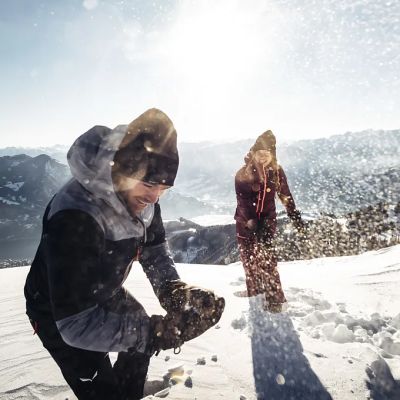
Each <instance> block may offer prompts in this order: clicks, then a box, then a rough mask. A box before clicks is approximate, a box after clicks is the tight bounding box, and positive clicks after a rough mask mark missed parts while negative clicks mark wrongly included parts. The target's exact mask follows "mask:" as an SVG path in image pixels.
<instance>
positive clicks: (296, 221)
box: [289, 210, 307, 234]
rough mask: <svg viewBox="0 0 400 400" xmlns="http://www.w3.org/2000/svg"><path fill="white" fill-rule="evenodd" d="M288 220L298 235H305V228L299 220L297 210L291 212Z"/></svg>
mask: <svg viewBox="0 0 400 400" xmlns="http://www.w3.org/2000/svg"><path fill="white" fill-rule="evenodd" d="M289 218H290V219H291V221H292V224H293V226H294V227H295V228H296V230H297V231H298V232H299V233H301V234H305V233H306V230H307V226H306V223H305V222H304V221H303V220H302V219H301V213H300V211H299V210H294V211H293V212H291V213H290V214H289Z"/></svg>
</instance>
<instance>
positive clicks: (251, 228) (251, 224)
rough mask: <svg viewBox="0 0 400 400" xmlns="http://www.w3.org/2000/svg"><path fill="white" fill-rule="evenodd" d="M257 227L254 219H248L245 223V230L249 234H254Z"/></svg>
mask: <svg viewBox="0 0 400 400" xmlns="http://www.w3.org/2000/svg"><path fill="white" fill-rule="evenodd" d="M257 226H258V220H257V219H255V218H254V219H249V220H248V221H247V222H246V225H245V228H246V229H247V230H248V231H249V232H255V231H256V230H257Z"/></svg>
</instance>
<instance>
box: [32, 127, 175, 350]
mask: <svg viewBox="0 0 400 400" xmlns="http://www.w3.org/2000/svg"><path fill="white" fill-rule="evenodd" d="M126 130H127V126H118V127H117V128H115V129H113V130H111V129H109V128H106V127H103V126H95V127H94V128H92V129H90V130H89V131H88V132H86V133H85V134H83V135H82V136H81V137H79V138H78V139H77V140H76V142H75V143H74V144H73V146H72V147H71V149H70V151H69V153H68V162H69V165H70V168H71V172H72V175H73V178H72V179H71V180H70V181H69V182H68V183H67V184H66V185H65V186H64V187H62V188H61V190H60V191H59V192H58V193H57V194H56V195H55V197H54V198H53V199H52V201H51V202H50V204H49V205H48V207H47V209H46V212H45V216H44V218H43V234H42V239H41V242H40V245H39V248H38V251H37V253H36V256H35V259H34V261H33V263H32V266H31V269H30V272H29V274H28V277H27V281H26V285H25V297H26V300H27V313H28V315H29V316H30V317H31V318H33V319H39V320H40V319H43V318H46V319H53V320H54V321H55V322H56V325H57V328H58V330H59V332H60V334H61V336H62V338H63V340H64V341H65V342H66V343H67V344H69V345H71V346H73V347H78V348H81V349H87V350H92V351H103V352H108V351H116V352H119V351H126V350H128V349H132V348H133V349H135V350H136V351H139V352H144V351H145V349H146V345H147V343H148V340H149V337H148V333H149V316H148V315H147V314H146V312H145V310H144V308H143V307H142V306H141V305H140V304H139V303H138V302H137V301H136V300H135V299H134V298H133V297H132V296H131V295H130V294H129V293H128V292H127V291H126V290H125V289H124V288H123V287H122V285H123V282H124V281H125V279H126V277H127V275H128V274H129V271H130V269H131V265H132V262H133V261H134V260H135V259H139V261H140V263H141V264H142V266H143V269H144V271H145V273H146V275H147V277H148V278H149V280H150V282H151V284H152V286H153V289H154V292H155V294H156V295H157V296H158V295H159V294H160V291H161V290H162V287H163V285H164V284H165V283H166V282H168V281H170V280H175V279H179V276H178V274H177V271H176V269H175V265H174V262H173V260H172V258H171V256H170V252H169V250H168V246H167V243H166V240H165V231H164V227H163V223H162V219H161V212H160V206H159V204H158V203H156V204H151V205H148V206H147V207H146V208H145V209H144V210H143V211H142V212H141V213H140V215H139V216H137V217H133V216H131V215H130V213H129V212H128V211H127V208H126V206H125V204H124V203H123V200H121V199H120V198H119V197H118V195H117V194H116V192H115V191H114V187H113V182H112V179H111V168H112V165H113V159H114V156H115V153H116V151H117V150H118V147H119V145H120V143H121V141H122V140H123V138H124V136H125V134H126Z"/></svg>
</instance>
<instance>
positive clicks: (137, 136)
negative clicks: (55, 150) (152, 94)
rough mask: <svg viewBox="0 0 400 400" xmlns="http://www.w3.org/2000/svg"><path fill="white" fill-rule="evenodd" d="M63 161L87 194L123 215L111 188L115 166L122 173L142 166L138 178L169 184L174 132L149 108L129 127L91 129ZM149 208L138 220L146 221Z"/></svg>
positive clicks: (173, 169)
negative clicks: (66, 160) (67, 164)
mask: <svg viewBox="0 0 400 400" xmlns="http://www.w3.org/2000/svg"><path fill="white" fill-rule="evenodd" d="M149 143H150V146H149ZM67 158H68V163H69V166H70V169H71V173H72V175H73V177H74V178H75V179H76V180H77V181H78V182H79V183H80V184H81V185H82V186H83V187H84V188H85V189H86V190H87V191H88V192H90V193H91V194H93V195H94V196H95V197H96V198H99V199H102V200H103V201H105V202H106V203H107V204H109V205H110V206H111V207H112V208H113V209H115V211H116V212H117V213H119V214H122V215H126V214H127V212H128V211H127V208H126V206H125V204H124V202H123V200H121V199H120V197H119V196H118V195H117V193H116V192H115V188H114V183H113V178H112V177H113V173H115V169H116V167H119V169H122V173H123V174H124V173H125V172H126V170H129V168H130V169H135V168H137V166H141V165H145V168H147V171H146V172H145V173H143V174H141V175H140V177H139V179H141V178H144V179H146V178H148V177H150V178H153V179H158V178H160V179H161V178H163V177H164V175H165V179H166V182H169V181H170V185H172V184H173V180H174V179H175V175H176V171H177V168H178V163H179V157H178V152H177V147H176V131H175V129H174V127H173V124H172V122H171V120H170V119H169V118H168V117H167V115H166V114H164V113H163V112H162V111H160V110H158V109H155V108H152V109H149V110H147V111H145V112H144V113H143V114H141V115H140V116H139V117H138V118H136V119H135V120H134V121H132V122H131V123H130V124H129V125H119V126H117V127H116V128H114V129H110V128H107V127H105V126H95V127H93V128H92V129H90V130H89V131H87V132H86V133H84V134H83V135H81V136H80V137H79V138H78V139H77V140H76V141H75V142H74V144H73V145H72V146H71V148H70V150H69V151H68V155H67ZM143 161H145V164H143ZM121 164H122V166H121ZM117 170H118V169H117ZM130 175H131V176H134V175H132V174H130ZM126 176H129V171H128V173H126ZM162 182H163V181H162ZM162 182H160V183H162ZM153 208H154V207H153V206H151V207H150V206H148V207H146V208H145V209H144V210H143V211H142V212H141V214H140V216H141V217H142V219H147V217H148V216H147V214H149V213H152V210H153Z"/></svg>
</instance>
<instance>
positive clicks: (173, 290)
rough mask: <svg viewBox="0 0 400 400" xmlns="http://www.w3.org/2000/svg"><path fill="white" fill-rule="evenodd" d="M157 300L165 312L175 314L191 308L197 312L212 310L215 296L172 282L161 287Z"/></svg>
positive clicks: (211, 292)
mask: <svg viewBox="0 0 400 400" xmlns="http://www.w3.org/2000/svg"><path fill="white" fill-rule="evenodd" d="M158 299H159V301H160V304H161V306H162V307H163V308H164V309H165V310H166V311H167V312H169V313H176V312H182V311H185V310H187V309H189V308H192V307H194V308H196V309H198V310H204V309H212V308H214V307H215V302H216V299H217V296H216V295H215V294H214V292H213V291H211V290H208V289H204V288H201V287H198V286H192V285H188V284H187V283H185V282H182V281H181V280H174V281H169V282H167V283H166V284H165V285H164V286H163V288H162V290H161V291H160V294H159V296H158Z"/></svg>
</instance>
